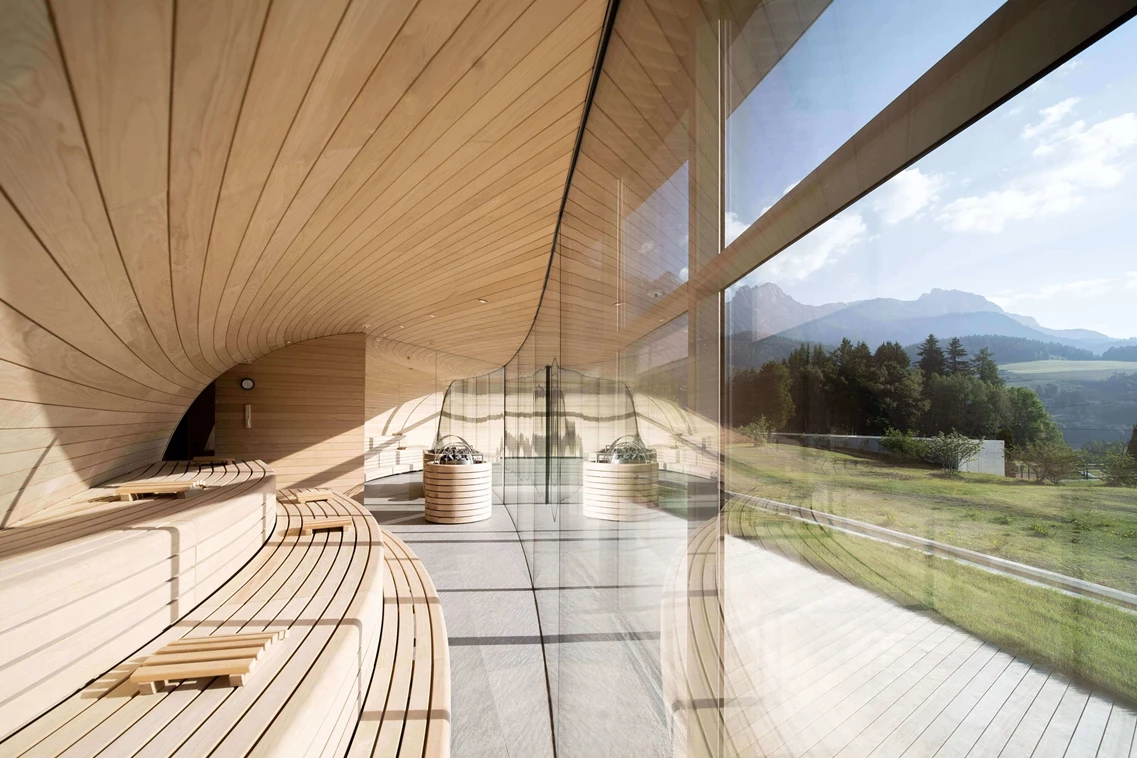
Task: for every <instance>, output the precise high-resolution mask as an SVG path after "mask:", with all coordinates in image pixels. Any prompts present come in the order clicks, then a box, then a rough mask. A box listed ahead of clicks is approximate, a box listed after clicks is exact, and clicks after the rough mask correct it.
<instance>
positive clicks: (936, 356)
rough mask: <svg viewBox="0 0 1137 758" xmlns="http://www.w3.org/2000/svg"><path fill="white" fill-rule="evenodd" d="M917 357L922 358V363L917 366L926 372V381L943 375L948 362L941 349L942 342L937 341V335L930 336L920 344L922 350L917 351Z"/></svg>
mask: <svg viewBox="0 0 1137 758" xmlns="http://www.w3.org/2000/svg"><path fill="white" fill-rule="evenodd" d="M916 355H918V356H920V362H919V363H918V364H917V365H918V366H919V367H920V370H921V371H923V372H924V381H927V380H928V379H930V378H931V377H933V376H942V375H943V373H944V368H945V364H946V361H945V359H944V351H943V350H941V349H940V341H939V340H938V339H936V335H934V334H929V335H928V339H926V340H924V341H923V342H922V343H920V349H919V350H917V351H916Z"/></svg>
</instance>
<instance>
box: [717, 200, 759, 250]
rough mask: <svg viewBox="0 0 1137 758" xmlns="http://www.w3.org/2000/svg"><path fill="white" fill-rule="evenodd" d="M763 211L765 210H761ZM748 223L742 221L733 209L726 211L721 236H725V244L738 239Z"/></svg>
mask: <svg viewBox="0 0 1137 758" xmlns="http://www.w3.org/2000/svg"><path fill="white" fill-rule="evenodd" d="M767 210H768V209H767ZM762 212H763V213H765V212H766V211H765V210H764V211H762ZM749 226H750V224H744V223H742V219H740V218H739V217H738V214H737V213H735V212H734V211H727V213H726V218H725V224H724V226H723V236H724V237H725V238H726V244H728V245H729V244H730V243H731V242H734V241H735V240H736V239H738V235H740V234H742V233H743V232H744V231H746V230H747V228H748V227H749Z"/></svg>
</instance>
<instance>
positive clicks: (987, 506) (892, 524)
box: [726, 443, 1137, 593]
mask: <svg viewBox="0 0 1137 758" xmlns="http://www.w3.org/2000/svg"><path fill="white" fill-rule="evenodd" d="M726 483H727V488H728V489H730V490H732V491H734V492H739V493H743V494H752V495H756V496H758V497H764V498H769V499H771V500H778V501H780V502H784V503H790V504H792V505H797V506H802V507H808V508H813V509H816V510H820V511H825V512H827V513H832V514H834V515H838V516H845V517H847V518H852V519H857V520H859V521H866V522H869V523H872V524H876V525H878V526H885V527H888V528H889V529H896V530H899V531H903V532H907V533H909V534H914V535H919V536H921V537H927V538H929V539H934V540H938V541H940V542H946V543H948V544H951V545H956V546H958V547H963V548H968V549H970V550H978V551H980V552H984V553H988V554H990V555H997V556H999V557H1000V558H1006V559H1008V560H1012V561H1018V562H1020V563H1026V564H1029V565H1032V566H1037V567H1039V568H1044V569H1049V570H1051V571H1057V572H1059V573H1062V574H1066V575H1067V576H1072V577H1075V578H1078V579H1084V580H1086V581H1091V582H1096V583H1098V584H1104V585H1107V586H1110V587H1114V588H1117V589H1120V590H1125V591H1127V592H1135V593H1137V490H1135V489H1126V488H1117V487H1107V486H1105V485H1104V484H1102V483H1101V482H1098V481H1078V482H1066V483H1063V484H1061V485H1057V486H1056V485H1052V484H1038V483H1034V482H1025V481H1020V480H1015V479H1010V478H1007V477H999V476H989V475H984V474H961V475H959V476H958V477H951V478H949V477H946V476H944V475H943V474H942V473H941V472H940V471H939V470H938V469H933V468H929V467H926V466H921V465H905V464H902V463H899V462H895V461H893V460H889V459H886V458H874V457H869V456H862V455H856V454H851V453H845V452H837V451H828V450H815V449H812V448H803V447H798V446H796V445H765V446H762V447H754V446H753V445H750V444H745V443H736V444H732V445H731V446H729V447H728V450H727V482H726Z"/></svg>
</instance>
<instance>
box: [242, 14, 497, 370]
mask: <svg viewBox="0 0 1137 758" xmlns="http://www.w3.org/2000/svg"><path fill="white" fill-rule="evenodd" d="M455 1H457V0H455ZM452 5H453V2H451V3H446V2H444V1H443V0H429V2H427V3H422V4H420V7H419V8H416V12H415V13H412V15H411V17H410V19H408V21H407V24H406V25H405V26H404V28H403V30H402V31H401V32H400V34H399V36H398V37H397V38H396V40H395V42H394V43H393V44H392V45H391V54H390V55H388V56H386V57H385V58H384V65H382V66H380V68H379V69H378V70H377V71H376V74H377V75H378V76H377V77H373V81H374V82H375V86H374V87H371V88H370V91H369V92H367V93H366V95H367V96H366V97H363V96H361V98H360V102H357V104H356V107H353V108H352V109H351V111H349V113H348V115H347V117H345V119H344V122H343V123H342V124H341V125H340V126H339V128H337V130H336V133H335V134H334V135H333V136H332V139H331V141H330V142H329V143H328V146H327V148H325V151H324V153H325V155H330V156H332V157H333V158H334V159H335V160H333V161H329V162H328V163H327V164H325V165H320V163H317V166H316V169H315V170H314V171H313V173H312V175H310V176H309V180H306V181H305V183H304V185H305V186H302V187H301V190H300V192H299V193H298V195H297V198H296V199H295V200H294V201H293V204H292V207H291V208H290V209H289V211H288V212H287V213H286V214H285V217H284V219H283V220H282V221H281V224H280V226H279V227H278V229H277V232H276V233H275V234H274V235H273V238H272V239H270V241H269V246H268V248H267V249H266V251H265V253H264V254H263V255H262V256H261V261H260V262H259V263H258V265H257V267H256V268H255V269H254V270H253V273H252V275H251V276H250V278H249V282H248V283H247V284H246V285H245V287H244V290H243V291H242V293H241V298H240V299H239V300H238V302H237V304H236V306H235V308H234V312H233V314H232V315H231V316H230V321H237V322H241V321H243V320H245V318H246V314H247V313H248V312H249V311H250V310H252V311H253V312H255V307H256V306H257V305H258V304H259V303H260V302H262V301H263V297H265V295H264V294H262V293H263V291H264V290H265V288H266V286H267V287H268V288H269V290H271V288H272V285H271V283H274V282H275V281H277V280H278V278H279V277H281V276H283V275H284V274H286V273H287V272H288V271H291V269H292V266H293V265H294V264H295V261H296V260H297V259H298V258H299V257H301V256H302V255H303V253H304V251H306V250H307V249H308V247H310V246H311V244H312V243H313V241H314V240H315V239H316V237H317V236H318V235H319V234H320V233H321V232H322V231H323V230H324V229H325V227H327V225H328V224H329V223H331V222H332V221H333V220H334V219H335V218H336V216H337V215H338V214H339V212H340V210H341V209H342V208H343V206H344V205H345V204H346V203H347V202H348V201H349V200H350V199H351V197H352V196H354V194H355V193H356V192H357V191H358V190H359V188H360V187H362V186H363V185H364V184H365V183H366V182H367V180H368V179H369V178H370V176H371V174H372V173H373V172H374V171H375V170H376V169H377V168H378V166H379V165H380V164H381V163H382V160H383V159H384V158H385V157H386V156H387V155H389V154H390V152H391V151H393V150H395V149H396V148H397V147H398V145H399V143H400V142H401V141H402V138H401V136H400V135H403V136H405V132H406V130H408V129H413V127H414V125H415V124H416V123H417V122H418V120H420V119H421V118H422V117H423V116H425V115H426V114H427V113H429V112H430V109H431V108H432V107H433V105H434V104H435V103H436V102H437V101H438V100H439V99H441V98H442V97H443V96H444V94H445V92H446V91H448V89H449V88H450V87H451V86H453V84H454V82H456V81H457V79H458V78H460V76H461V74H462V72H465V71H466V70H468V69H469V67H470V66H472V65H473V64H474V63H476V62H477V60H478V59H479V58H480V57H481V55H482V54H483V53H484V51H485V50H486V49H487V48H488V47H489V46H490V45H492V42H493V40H494V39H496V38H497V36H498V35H500V33H501V31H502V30H503V28H504V27H507V26H508V25H509V23H510V22H511V20H512V19H513V18H515V17H516V16H517V15H518V14H519V13H520V9H518V8H516V7H513V8H509V7H507V6H508V5H510V4H509V3H508V2H506V0H482V2H480V3H478V4H477V5H476V6H474V7H473V10H471V11H468V13H444V12H441V11H443V10H446V9H448V7H449V6H452ZM513 5H516V4H513ZM463 7H468V4H467V6H463ZM420 9H421V13H420V12H418V11H419V10H420ZM455 22H459V23H457V24H455ZM364 116H373V117H375V116H377V120H375V121H371V122H370V123H368V122H367V121H361V119H362V118H363V117H364ZM360 140H362V144H358V143H359V141H360ZM277 240H278V241H279V244H274V242H275V241H277ZM232 349H233V350H234V351H239V347H238V346H232Z"/></svg>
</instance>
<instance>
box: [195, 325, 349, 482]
mask: <svg viewBox="0 0 1137 758" xmlns="http://www.w3.org/2000/svg"><path fill="white" fill-rule="evenodd" d="M365 341H366V337H365V335H362V334H343V335H336V336H332V337H321V338H319V339H314V340H308V341H306V342H300V343H297V344H295V345H289V346H288V347H285V348H282V349H281V350H277V351H276V352H274V353H271V354H270V355H266V356H264V357H263V358H259V359H257V360H256V361H253V362H252V363H240V364H237V365H236V366H234V367H233V368H231V369H229V370H228V371H226V372H225V373H224V374H222V375H221V376H220V377H218V378H217V403H216V406H215V407H216V414H217V417H216V426H215V427H214V434H215V443H216V445H215V450H216V454H217V455H225V456H233V457H235V458H254V457H257V458H260V459H261V460H263V461H264V462H265V463H267V464H268V465H269V466H271V467H272V469H273V470H274V471H275V472H276V478H277V485H278V486H279V487H280V488H281V489H285V488H288V487H331V488H333V489H336V490H339V491H340V492H345V493H354V492H355V491H356V490H357V489H358V488H360V487H362V485H363V445H364V440H363V420H364V418H363V417H364V344H365ZM244 377H249V378H251V379H253V381H255V382H256V386H255V387H254V388H253V389H252V390H243V389H241V387H240V380H241V379H242V378H244ZM246 404H249V405H251V406H252V427H251V428H249V429H246V428H245V426H244V415H245V413H244V409H245V405H246Z"/></svg>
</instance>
